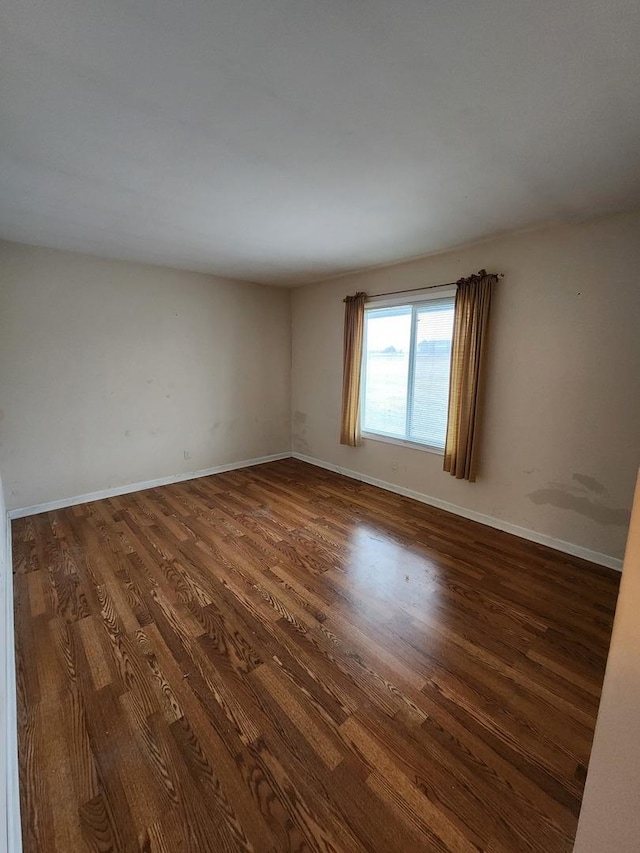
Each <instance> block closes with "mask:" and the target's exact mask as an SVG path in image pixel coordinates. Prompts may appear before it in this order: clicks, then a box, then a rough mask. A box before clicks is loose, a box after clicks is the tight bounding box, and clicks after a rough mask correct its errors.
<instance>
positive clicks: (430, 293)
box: [360, 285, 456, 456]
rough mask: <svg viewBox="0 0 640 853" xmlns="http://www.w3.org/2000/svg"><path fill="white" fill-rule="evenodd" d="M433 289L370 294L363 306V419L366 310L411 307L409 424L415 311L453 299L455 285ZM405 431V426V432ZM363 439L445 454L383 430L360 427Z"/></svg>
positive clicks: (432, 447) (440, 449)
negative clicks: (404, 295)
mask: <svg viewBox="0 0 640 853" xmlns="http://www.w3.org/2000/svg"><path fill="white" fill-rule="evenodd" d="M434 290H436V288H433V290H431V289H428V288H427V289H425V290H419V291H414V292H411V293H409V298H408V299H399V298H398V296H399V295H400V294H398V296H392V297H388V296H385V297H376V296H371V297H369V298H368V299H367V302H366V305H365V309H364V310H365V323H364V335H363V345H362V362H361V365H360V412H361V417H362V419H363V420H364V411H365V395H366V389H367V381H366V380H367V321H366V313H367V311H373V310H376V309H378V308H404V307H410V308H411V331H410V339H409V370H408V374H407V414H406V419H405V424H409V423H410V420H411V412H412V410H413V394H409V389H410V388H413V385H414V378H415V348H416V340H415V339H416V337H417V334H416V327H417V317H418V311H419V309H420V306H421V305H425V304H427V303H429V302H435V301H440V300H443V299H455V295H456V287H455V285H453V286H448V287H438V288H437V292H434ZM406 432H407V430H406V427H405V434H406ZM361 435H362V438H363V439H365V440H369V441H380V442H383V443H385V444H395V445H398V446H400V447H409V448H412V449H414V450H423V451H426V452H427V453H435V454H436V455H437V456H444V447H435V446H434V445H432V444H427V443H426V442H421V441H416V440H415V439H411V438H399V437H398V436H397V435H394V434H393V433H385V432H371V431H370V430H366V429H364V427H363V428H362V430H361Z"/></svg>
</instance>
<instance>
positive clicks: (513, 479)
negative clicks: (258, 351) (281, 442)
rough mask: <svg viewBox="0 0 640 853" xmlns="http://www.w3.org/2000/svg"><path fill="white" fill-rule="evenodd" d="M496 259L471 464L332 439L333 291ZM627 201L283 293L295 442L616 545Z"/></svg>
mask: <svg viewBox="0 0 640 853" xmlns="http://www.w3.org/2000/svg"><path fill="white" fill-rule="evenodd" d="M482 267H485V268H487V269H489V270H491V271H499V272H504V273H505V278H504V280H503V281H502V282H501V283H500V284H499V285H498V291H497V293H496V297H495V301H494V305H493V313H492V318H491V319H492V325H491V352H490V360H489V371H488V387H487V400H486V408H485V421H484V430H483V437H482V444H481V452H482V464H481V471H480V474H479V478H478V481H477V482H476V483H474V484H470V483H467V482H462V481H457V480H455V479H454V478H452V477H450V476H449V475H446V474H444V473H443V472H442V459H441V457H440V456H438V455H435V454H432V453H428V452H424V451H420V450H412V449H408V448H405V447H398V446H395V445H392V444H383V443H380V442H375V441H372V440H368V441H366V442H365V444H364V445H363V446H362V447H360V448H349V447H342V446H341V445H340V444H339V414H340V396H341V376H342V317H343V305H342V301H341V300H342V298H343V296H344V295H345V294H347V293H354V292H355V291H357V290H365V291H366V292H367V293H369V294H371V295H373V294H376V293H380V292H384V291H391V290H402V289H405V288H414V287H420V286H426V285H430V284H437V283H442V282H450V281H455V280H456V279H457V278H459V277H460V276H462V275H466V274H469V273H472V272H475V271H477V270H478V269H480V268H482ZM639 270H640V213H634V214H624V215H617V216H611V217H606V218H602V219H597V220H591V221H589V222H586V223H582V224H578V225H575V226H569V227H566V226H565V227H557V228H551V229H548V230H543V231H536V232H529V233H522V234H519V235H512V236H508V237H502V238H497V239H494V240H492V241H489V242H484V243H482V244H477V245H475V246H471V247H467V248H465V249H462V250H459V251H453V252H448V253H445V254H441V255H436V256H432V257H430V258H427V259H423V260H421V261H416V262H412V263H407V264H402V265H398V266H395V267H387V268H385V269H380V270H376V271H372V272H367V273H360V274H357V275H351V276H347V277H343V278H340V279H336V280H333V281H329V282H325V283H321V284H314V285H308V286H306V287H302V288H299V289H297V290H295V291H294V294H293V305H292V307H293V392H292V393H293V420H292V426H293V447H294V450H296V451H298V452H300V453H302V454H306V455H308V456H312V457H316V458H318V459H321V460H323V461H325V462H329V463H331V464H334V465H338V466H342V467H344V468H348V469H351V470H354V471H357V472H359V473H361V474H365V475H367V476H370V477H375V478H378V479H381V480H384V481H387V482H391V483H393V484H395V485H399V486H402V487H404V488H408V489H412V490H415V491H417V492H420V493H422V494H425V495H428V496H431V497H435V498H437V499H440V500H443V501H448V502H450V503H452V504H455V505H457V506H460V507H463V508H465V509H467V510H471V511H475V512H478V513H482V514H484V515H488V516H491V517H493V518H495V519H500V520H502V521H506V522H508V523H511V524H515V525H518V526H520V527H523V528H526V529H528V530H532V531H535V532H537V533H540V534H544V535H546V536H550V537H553V538H554V539H558V540H563V541H565V542H568V543H571V544H574V545H578V546H581V547H583V548H586V549H589V550H591V551H594V552H598V553H602V554H605V555H609V556H611V557H614V558H620V557H621V556H622V553H623V549H624V543H625V537H626V532H627V526H628V520H629V510H630V508H631V499H632V494H633V482H634V474H635V471H636V470H637V466H638V463H639V461H640V394H638V377H639V376H640V285H639V282H638V275H639Z"/></svg>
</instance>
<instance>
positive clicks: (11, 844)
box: [0, 514, 22, 853]
mask: <svg viewBox="0 0 640 853" xmlns="http://www.w3.org/2000/svg"><path fill="white" fill-rule="evenodd" d="M2 547H6V552H5V554H6V566H5V569H6V576H5V577H4V578H3V581H4V588H5V600H4V607H5V612H4V614H3V615H2V622H3V624H4V636H3V637H2V643H3V645H4V649H3V652H2V653H3V654H4V655H5V669H4V675H5V684H4V690H5V696H6V705H5V724H6V731H4V732H2V737H4V738H5V757H6V768H3V770H4V771H5V772H6V777H5V784H6V788H5V796H6V803H3V804H2V807H3V808H5V809H6V813H5V825H6V836H7V837H6V850H7V853H21V851H22V827H21V824H20V788H19V771H18V721H17V713H16V660H15V645H14V625H13V571H12V560H11V523H10V521H9V518H8V514H7V540H6V543H2ZM0 849H2V846H1V844H0Z"/></svg>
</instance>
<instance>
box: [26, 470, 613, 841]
mask: <svg viewBox="0 0 640 853" xmlns="http://www.w3.org/2000/svg"><path fill="white" fill-rule="evenodd" d="M13 546H14V569H15V576H14V577H15V607H16V642H17V666H18V706H19V709H18V713H19V757H20V774H21V775H20V785H21V806H22V824H23V838H24V850H25V853H36V851H38V853H52V851H57V853H74V851H110V850H113V851H145V853H152V851H153V853H155V851H158V853H161V852H162V853H174V851H211V852H212V853H218V851H256V853H263V851H264V852H265V853H267V851H327V852H328V851H331V853H338V851H343V852H344V853H352V851H353V853H355V851H375V853H395V851H398V853H411V851H459V853H467V851H478V850H480V851H486V853H499V851H510V853H520V851H529V850H531V851H544V853H555V851H570V850H571V848H572V841H573V837H574V834H575V829H576V822H577V815H578V811H579V808H580V800H581V796H582V789H583V784H584V779H585V773H586V768H587V762H588V759H589V751H590V748H591V740H592V736H593V728H594V723H595V718H596V712H597V707H598V701H599V696H600V687H601V682H602V678H603V674H604V667H605V660H606V656H607V649H608V646H609V637H610V631H611V624H612V619H613V612H614V607H615V602H616V595H617V589H618V575H617V574H616V573H615V572H612V571H609V570H607V569H600V568H598V567H595V566H592V565H590V564H588V563H584V562H582V561H580V560H576V559H573V558H570V557H567V556H565V555H562V554H559V553H558V552H554V551H551V550H549V549H546V548H544V547H542V546H537V545H534V544H532V543H529V542H525V541H524V540H521V539H517V538H515V537H512V536H509V535H508V534H503V533H500V532H498V531H495V530H492V529H490V528H487V527H483V526H481V525H479V524H475V523H473V522H470V521H467V520H464V519H461V518H458V517H456V516H452V515H449V514H447V513H445V512H442V511H439V510H436V509H432V508H429V507H426V506H424V505H422V504H419V503H416V502H414V501H411V500H409V499H407V498H403V497H400V496H398V495H394V494H391V493H388V492H385V491H382V490H379V489H376V488H374V487H371V486H367V485H364V484H362V483H357V482H354V481H352V480H348V479H346V478H344V477H341V476H339V475H337V474H332V473H329V472H327V471H324V470H322V469H319V468H315V467H312V466H309V465H306V464H304V463H302V462H297V461H295V460H286V461H283V462H275V463H270V464H267V465H262V466H258V467H255V468H251V469H244V470H241V471H237V472H233V473H228V474H218V475H216V476H213V477H208V478H204V479H200V480H193V481H191V482H187V483H181V484H176V485H172V486H163V487H161V488H157V489H150V490H148V491H144V492H139V493H137V494H133V495H128V496H126V497H119V498H111V499H109V500H103V501H98V502H95V503H91V504H85V505H82V506H77V507H73V508H70V509H65V510H58V511H55V512H50V513H44V514H42V515H38V516H33V517H31V518H26V519H22V520H20V521H14V523H13Z"/></svg>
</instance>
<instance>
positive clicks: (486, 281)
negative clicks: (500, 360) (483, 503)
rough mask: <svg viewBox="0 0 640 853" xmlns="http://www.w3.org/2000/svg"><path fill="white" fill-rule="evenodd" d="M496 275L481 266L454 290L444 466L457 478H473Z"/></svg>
mask: <svg viewBox="0 0 640 853" xmlns="http://www.w3.org/2000/svg"><path fill="white" fill-rule="evenodd" d="M497 279H498V276H497V275H492V274H488V273H487V272H486V270H480V272H479V273H478V274H477V275H472V276H470V277H469V278H466V279H465V278H463V279H460V281H459V282H458V289H457V291H456V302H455V319H454V324H453V342H452V349H451V373H450V385H449V415H448V420H447V438H446V443H445V449H444V470H445V471H448V472H449V473H450V474H451V475H452V476H453V477H456V478H457V479H458V480H471V481H472V482H473V481H474V480H475V478H476V467H477V448H478V423H479V417H480V403H481V399H482V382H483V372H484V362H485V355H486V349H487V326H488V321H489V304H490V302H491V291H492V289H493V285H494V284H495V282H496V281H497Z"/></svg>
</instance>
